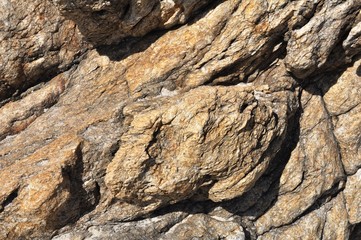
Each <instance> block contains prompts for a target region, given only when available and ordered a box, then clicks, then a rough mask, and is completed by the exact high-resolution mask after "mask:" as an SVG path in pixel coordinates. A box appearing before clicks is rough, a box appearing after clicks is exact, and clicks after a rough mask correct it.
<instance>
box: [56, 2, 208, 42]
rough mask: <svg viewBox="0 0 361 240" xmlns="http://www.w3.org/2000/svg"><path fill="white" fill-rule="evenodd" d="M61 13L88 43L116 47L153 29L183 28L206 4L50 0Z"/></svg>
mask: <svg viewBox="0 0 361 240" xmlns="http://www.w3.org/2000/svg"><path fill="white" fill-rule="evenodd" d="M52 2H54V3H55V5H56V6H57V7H58V8H59V10H60V11H61V13H62V14H63V15H64V16H65V17H67V18H70V19H72V20H74V21H75V22H76V23H77V24H78V26H79V28H80V31H81V32H82V33H83V34H84V35H85V36H86V37H87V39H88V40H89V41H90V42H92V43H94V44H96V45H104V44H111V43H117V42H119V41H120V40H121V39H123V38H125V37H130V36H132V37H140V36H144V35H145V34H147V33H148V32H150V31H152V30H155V29H164V28H165V29H168V28H171V27H173V26H174V25H177V24H184V23H185V22H186V21H187V20H188V19H189V18H190V17H191V16H192V14H194V13H195V12H196V11H197V10H198V9H199V8H200V7H202V6H204V5H205V4H207V2H209V1H206V0H201V1H197V0H186V1H174V0H167V1H162V0H140V1H131V0H126V1H119V0H118V1H117V0H109V1H105V0H95V1H84V0H76V1H69V0H52Z"/></svg>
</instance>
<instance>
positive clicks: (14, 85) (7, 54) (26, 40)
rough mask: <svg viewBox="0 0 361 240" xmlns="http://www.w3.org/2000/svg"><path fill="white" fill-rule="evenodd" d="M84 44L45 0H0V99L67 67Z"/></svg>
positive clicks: (69, 23) (72, 25)
mask: <svg viewBox="0 0 361 240" xmlns="http://www.w3.org/2000/svg"><path fill="white" fill-rule="evenodd" d="M85 46H86V44H85V43H83V42H82V36H81V35H80V34H79V32H78V30H77V28H76V25H75V24H74V23H73V22H71V21H67V20H64V19H63V18H62V17H61V16H60V14H59V13H58V11H57V9H56V8H55V7H54V6H53V5H52V4H50V3H49V2H48V1H42V0H34V1H31V2H30V3H29V2H16V1H12V0H2V1H0V55H1V61H0V101H2V100H3V99H5V98H8V97H10V96H12V94H14V93H19V92H23V91H24V90H26V89H27V88H28V87H30V86H33V85H35V84H37V83H39V82H45V81H48V80H49V79H50V78H52V77H53V76H54V75H56V74H58V73H59V72H61V71H64V70H66V69H68V68H69V67H70V66H71V65H72V64H74V61H75V59H76V58H77V57H79V56H80V55H81V54H82V53H83V52H84V50H85Z"/></svg>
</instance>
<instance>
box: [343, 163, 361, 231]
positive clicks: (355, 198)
mask: <svg viewBox="0 0 361 240" xmlns="http://www.w3.org/2000/svg"><path fill="white" fill-rule="evenodd" d="M360 183H361V170H358V171H357V172H356V173H355V174H354V175H352V176H349V177H348V178H347V183H346V187H345V190H344V195H345V200H346V207H347V212H348V215H349V222H350V223H351V224H356V223H360V222H361V204H360V203H361V195H360V188H361V184H360Z"/></svg>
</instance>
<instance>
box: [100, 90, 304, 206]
mask: <svg viewBox="0 0 361 240" xmlns="http://www.w3.org/2000/svg"><path fill="white" fill-rule="evenodd" d="M293 98H294V100H293V101H292V94H290V93H287V92H280V93H277V94H271V93H267V89H263V88H262V87H259V89H257V88H254V87H252V86H237V87H202V88H197V89H195V90H191V91H189V92H188V93H186V94H184V95H180V96H179V95H176V96H173V97H162V96H160V97H159V98H157V99H155V100H153V101H141V102H137V103H135V104H134V105H128V106H127V107H126V108H125V109H124V112H123V114H124V116H125V120H124V121H125V122H129V130H128V131H127V132H126V133H125V134H123V136H122V138H121V147H120V149H119V151H118V152H117V153H116V155H115V157H114V159H113V160H112V162H111V163H110V164H109V166H108V169H107V175H106V177H105V181H106V184H107V187H108V188H109V189H110V190H111V191H112V193H113V194H114V196H115V197H116V198H118V199H120V200H125V201H130V202H135V203H141V204H145V205H146V208H153V207H156V206H159V205H164V204H166V203H174V202H177V201H180V200H183V199H185V198H189V197H191V196H192V195H193V194H194V193H196V192H197V191H204V193H201V194H200V195H204V196H203V198H209V199H211V200H213V201H222V200H225V199H232V198H234V197H237V196H240V195H242V193H244V192H245V191H247V190H248V189H250V188H251V187H252V186H253V185H254V183H255V181H256V180H257V179H258V178H259V177H260V176H261V175H262V173H263V172H264V171H265V169H266V168H267V166H268V163H269V160H270V159H272V157H273V156H274V155H275V154H276V153H277V152H278V151H279V148H280V146H281V143H282V140H283V135H284V134H283V133H284V130H285V129H286V128H287V121H288V117H289V115H291V114H292V112H290V113H289V112H288V109H296V107H297V101H296V98H295V97H293ZM121 171H124V173H123V174H119V172H121ZM224 173H227V174H226V175H225V174H224ZM199 197H200V196H199ZM154 205H155V206H154Z"/></svg>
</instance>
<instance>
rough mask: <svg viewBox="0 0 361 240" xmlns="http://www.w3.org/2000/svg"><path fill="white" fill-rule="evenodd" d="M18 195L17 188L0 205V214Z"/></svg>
mask: <svg viewBox="0 0 361 240" xmlns="http://www.w3.org/2000/svg"><path fill="white" fill-rule="evenodd" d="M18 193H19V188H16V189H14V190H13V191H12V192H11V193H10V194H9V195H8V196H7V197H6V199H5V200H4V201H3V202H2V203H1V208H0V213H1V212H2V211H1V209H2V210H4V209H5V208H6V207H7V206H8V205H10V204H11V203H12V202H13V201H14V200H15V199H16V198H17V197H18Z"/></svg>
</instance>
